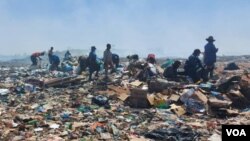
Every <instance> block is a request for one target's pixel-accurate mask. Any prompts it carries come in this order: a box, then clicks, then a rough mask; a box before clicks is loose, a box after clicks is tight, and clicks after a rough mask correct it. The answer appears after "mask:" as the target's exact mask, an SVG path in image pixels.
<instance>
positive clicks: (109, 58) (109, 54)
mask: <svg viewBox="0 0 250 141" xmlns="http://www.w3.org/2000/svg"><path fill="white" fill-rule="evenodd" d="M103 61H104V63H105V62H106V63H110V62H112V52H111V51H110V50H107V49H106V50H105V51H104V54H103Z"/></svg>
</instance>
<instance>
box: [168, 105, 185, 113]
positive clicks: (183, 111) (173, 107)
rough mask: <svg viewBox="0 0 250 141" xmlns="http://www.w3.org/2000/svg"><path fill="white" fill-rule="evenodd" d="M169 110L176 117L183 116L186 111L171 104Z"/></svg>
mask: <svg viewBox="0 0 250 141" xmlns="http://www.w3.org/2000/svg"><path fill="white" fill-rule="evenodd" d="M170 106H171V108H170V109H171V110H172V111H173V112H174V113H175V114H176V115H177V116H181V115H184V114H185V113H186V110H185V109H184V108H182V107H181V106H177V105H175V104H171V105H170Z"/></svg>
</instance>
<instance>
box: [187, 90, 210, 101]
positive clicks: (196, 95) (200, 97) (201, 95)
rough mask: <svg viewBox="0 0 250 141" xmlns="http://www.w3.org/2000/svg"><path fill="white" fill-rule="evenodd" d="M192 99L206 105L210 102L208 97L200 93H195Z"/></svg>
mask: <svg viewBox="0 0 250 141" xmlns="http://www.w3.org/2000/svg"><path fill="white" fill-rule="evenodd" d="M191 98H193V99H197V100H199V101H201V102H202V103H204V104H206V103H207V101H208V99H207V97H206V95H204V94H203V93H201V92H200V91H195V93H194V94H193V95H192V96H191Z"/></svg>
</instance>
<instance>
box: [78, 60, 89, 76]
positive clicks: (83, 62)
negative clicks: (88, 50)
mask: <svg viewBox="0 0 250 141" xmlns="http://www.w3.org/2000/svg"><path fill="white" fill-rule="evenodd" d="M78 64H79V67H80V68H79V72H78V74H81V73H82V72H83V71H85V70H86V68H87V67H88V57H86V56H80V57H79V58H78Z"/></svg>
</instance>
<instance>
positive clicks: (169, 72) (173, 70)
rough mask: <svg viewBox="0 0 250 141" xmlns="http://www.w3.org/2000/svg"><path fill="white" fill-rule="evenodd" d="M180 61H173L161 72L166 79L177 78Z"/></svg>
mask: <svg viewBox="0 0 250 141" xmlns="http://www.w3.org/2000/svg"><path fill="white" fill-rule="evenodd" d="M180 65H181V62H180V61H178V60H177V61H175V62H174V63H173V64H172V65H171V66H169V67H167V68H166V69H165V70H164V72H163V76H164V77H165V78H167V79H168V80H173V81H174V80H175V79H176V78H177V75H178V72H177V70H178V68H179V67H180Z"/></svg>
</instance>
